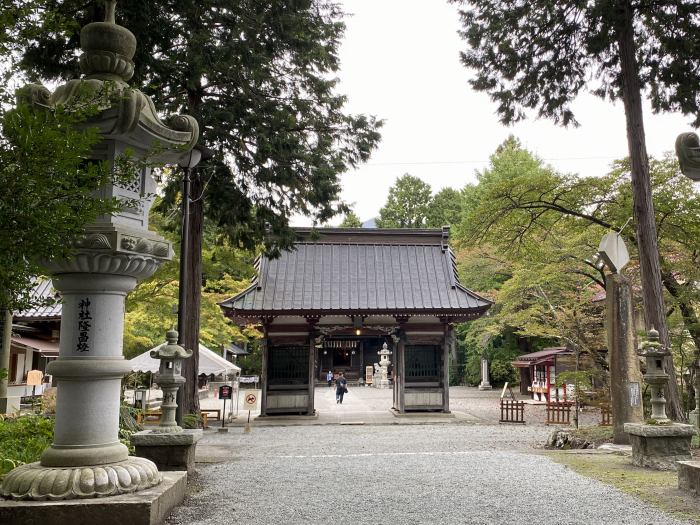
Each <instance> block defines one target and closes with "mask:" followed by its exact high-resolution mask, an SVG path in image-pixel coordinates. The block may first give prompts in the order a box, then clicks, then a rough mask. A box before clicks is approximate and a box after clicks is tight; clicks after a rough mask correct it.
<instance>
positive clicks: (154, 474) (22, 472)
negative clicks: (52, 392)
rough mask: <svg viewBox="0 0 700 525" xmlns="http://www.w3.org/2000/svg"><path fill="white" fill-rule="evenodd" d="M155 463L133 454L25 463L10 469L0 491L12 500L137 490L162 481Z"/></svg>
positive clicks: (82, 496)
mask: <svg viewBox="0 0 700 525" xmlns="http://www.w3.org/2000/svg"><path fill="white" fill-rule="evenodd" d="M162 479H163V478H162V475H161V473H160V472H158V469H157V468H156V465H155V463H153V462H152V461H149V460H147V459H145V458H139V457H133V456H132V457H129V458H128V459H126V460H124V461H119V462H117V463H107V464H105V465H91V466H82V467H44V466H42V465H41V463H38V462H37V463H30V464H28V465H22V466H21V467H17V468H16V469H14V470H12V471H11V472H9V473H8V474H7V475H6V476H5V479H4V480H3V483H2V488H1V489H0V494H1V495H2V496H4V497H5V498H11V499H30V500H52V501H56V500H65V499H80V498H100V497H105V496H117V495H119V494H128V493H131V492H137V491H139V490H144V489H147V488H150V487H154V486H156V485H158V484H159V483H160V482H161V481H162Z"/></svg>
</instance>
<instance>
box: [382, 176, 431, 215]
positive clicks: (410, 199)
mask: <svg viewBox="0 0 700 525" xmlns="http://www.w3.org/2000/svg"><path fill="white" fill-rule="evenodd" d="M431 198H432V191H431V189H430V185H429V184H427V183H425V182H423V181H422V180H421V179H419V178H418V177H414V176H412V175H409V174H408V173H406V174H404V175H403V176H401V177H399V178H398V179H396V183H395V184H394V185H393V186H392V187H391V188H389V197H388V198H387V201H386V204H385V205H384V207H383V208H381V209H380V210H379V217H378V218H377V227H378V228H424V227H425V226H426V222H427V219H428V209H429V204H430V200H431Z"/></svg>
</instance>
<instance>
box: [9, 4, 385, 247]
mask: <svg viewBox="0 0 700 525" xmlns="http://www.w3.org/2000/svg"><path fill="white" fill-rule="evenodd" d="M117 18H118V21H119V23H120V24H122V25H124V26H125V27H127V28H129V29H130V30H131V31H132V32H133V33H134V35H135V36H136V39H137V41H138V46H137V52H136V56H135V57H134V63H135V75H134V77H133V79H132V81H131V82H132V83H133V84H134V85H135V86H137V87H138V88H139V89H141V90H142V91H143V92H144V93H145V94H147V95H149V96H151V97H152V98H153V101H154V103H155V106H156V107H157V108H158V109H159V111H163V112H165V113H169V114H173V113H186V114H189V115H192V116H194V117H195V118H196V119H197V120H198V122H199V123H200V129H201V132H202V136H201V139H200V143H201V144H203V145H205V146H207V147H209V148H211V149H212V150H213V151H214V153H215V158H214V159H212V160H210V161H209V162H208V163H207V164H206V166H205V167H203V168H202V169H200V170H198V171H199V172H200V173H201V172H203V171H206V173H205V174H204V179H205V180H207V181H208V184H207V191H206V195H205V201H206V202H205V213H206V214H207V216H208V217H210V218H211V219H212V220H213V221H215V223H216V224H218V225H219V226H221V227H222V233H223V234H225V235H227V236H228V238H229V241H230V242H231V245H232V246H236V247H243V248H246V249H250V250H253V249H256V248H257V247H258V244H259V243H260V242H261V241H262V242H265V243H266V245H267V247H268V248H269V249H272V247H273V245H284V244H287V243H289V241H290V240H291V231H290V230H289V228H288V222H289V218H290V217H292V216H294V215H295V214H303V215H308V216H312V217H314V219H315V220H316V221H317V222H318V223H325V222H327V221H328V220H329V219H330V218H332V217H333V216H334V215H335V214H336V213H338V212H344V211H346V210H347V207H346V206H345V205H343V204H342V203H340V202H339V193H340V182H339V178H338V177H339V174H341V173H344V172H346V171H347V170H348V169H351V168H352V167H354V166H356V165H357V164H359V163H361V162H364V161H366V160H367V159H368V158H369V156H370V153H371V152H372V150H373V149H374V148H375V147H376V146H377V144H378V142H379V139H380V135H379V128H380V126H381V122H379V121H378V120H376V119H375V118H374V117H369V116H365V115H352V114H349V113H347V112H346V111H344V106H345V103H346V97H345V96H343V95H342V94H340V93H338V89H337V88H338V79H337V77H336V74H337V72H338V69H339V59H338V49H339V46H340V42H341V40H342V36H343V33H344V30H345V25H344V23H343V21H342V18H343V12H342V10H341V6H339V5H338V4H337V3H335V2H330V1H327V0H305V1H301V2H299V1H298V0H279V1H277V0H276V1H273V2H259V1H251V0H245V1H241V2H227V3H225V5H224V6H223V7H222V5H221V3H220V2H213V1H211V0H204V1H200V0H197V1H195V0H185V1H182V2H150V3H143V2H121V3H119V5H118V10H117ZM102 19H103V4H102V2H98V1H96V0H91V1H88V2H83V1H78V0H62V1H59V2H52V3H51V4H50V5H48V4H44V5H43V9H41V10H39V11H37V12H36V13H35V14H34V16H33V17H23V18H22V20H21V22H22V23H23V24H24V25H26V26H28V27H27V30H26V31H23V32H22V31H20V32H14V33H13V34H12V37H13V39H14V42H15V43H14V48H15V49H16V50H17V52H18V54H19V56H21V57H22V58H21V66H22V67H23V69H24V70H25V71H26V72H27V74H29V75H36V76H39V77H42V78H48V79H56V78H58V77H62V78H66V77H75V76H77V74H78V53H76V51H77V48H78V43H79V42H78V40H79V39H78V35H77V32H76V25H68V24H66V23H65V21H66V20H77V22H78V24H77V25H78V26H82V25H85V23H87V22H91V21H96V20H102ZM168 180H169V182H170V184H171V192H170V194H175V193H176V192H177V187H178V183H179V176H178V177H174V178H168Z"/></svg>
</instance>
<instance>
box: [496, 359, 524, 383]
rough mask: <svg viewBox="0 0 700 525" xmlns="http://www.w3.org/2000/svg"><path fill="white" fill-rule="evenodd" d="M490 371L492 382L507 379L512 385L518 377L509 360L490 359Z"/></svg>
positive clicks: (502, 381)
mask: <svg viewBox="0 0 700 525" xmlns="http://www.w3.org/2000/svg"><path fill="white" fill-rule="evenodd" d="M490 372H491V381H493V383H494V384H502V383H505V382H506V381H507V382H508V383H510V384H511V385H512V384H513V383H515V382H516V381H517V379H518V375H517V374H516V372H515V367H514V366H513V365H512V364H510V361H504V360H502V359H494V360H493V361H491V370H490Z"/></svg>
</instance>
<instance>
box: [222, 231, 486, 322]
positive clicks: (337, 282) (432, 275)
mask: <svg viewBox="0 0 700 525" xmlns="http://www.w3.org/2000/svg"><path fill="white" fill-rule="evenodd" d="M448 231H449V230H446V229H443V230H427V229H426V230H393V229H374V230H369V229H350V228H333V229H323V230H316V231H315V232H314V231H311V230H306V229H299V230H298V234H299V236H300V240H299V241H298V242H297V243H295V245H294V249H293V250H290V251H286V252H283V253H282V255H281V256H280V257H279V258H277V259H269V258H267V257H261V258H260V259H259V260H258V277H257V278H256V280H255V281H254V282H253V284H252V285H251V286H250V287H249V288H248V289H246V290H244V291H243V292H241V293H240V294H238V295H237V296H235V297H233V298H231V299H229V300H227V301H224V302H223V303H221V306H222V308H223V309H224V310H225V311H226V312H227V313H229V314H233V315H240V316H244V317H245V316H249V315H254V314H258V315H266V314H270V315H280V314H285V315H302V314H326V315H329V314H350V313H352V314H362V313H367V314H372V313H374V314H380V313H386V314H403V313H406V314H409V313H412V314H420V313H425V314H433V315H441V314H443V315H453V316H463V317H471V316H478V315H481V314H482V313H483V312H484V311H485V310H486V309H488V307H489V306H490V304H491V303H490V302H489V301H488V300H486V299H484V298H482V297H480V296H479V295H477V294H476V293H474V292H472V291H470V290H468V289H466V288H464V287H463V286H462V285H461V284H460V283H459V280H458V278H457V272H456V266H455V261H454V256H453V254H452V251H451V250H450V249H449V247H448V246H447V237H448ZM314 236H316V237H315V238H314Z"/></svg>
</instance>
